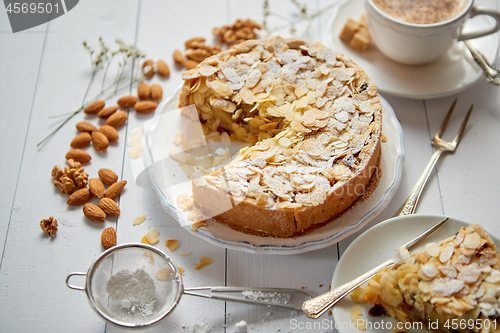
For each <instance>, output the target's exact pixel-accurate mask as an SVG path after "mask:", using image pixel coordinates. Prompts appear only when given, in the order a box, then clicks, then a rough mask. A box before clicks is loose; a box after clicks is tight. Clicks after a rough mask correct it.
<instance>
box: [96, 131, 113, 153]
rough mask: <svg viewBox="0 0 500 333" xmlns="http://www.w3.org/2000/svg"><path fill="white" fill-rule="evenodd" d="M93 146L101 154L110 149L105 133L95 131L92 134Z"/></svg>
mask: <svg viewBox="0 0 500 333" xmlns="http://www.w3.org/2000/svg"><path fill="white" fill-rule="evenodd" d="M92 145H93V146H94V148H95V150H97V151H98V152H100V153H103V152H105V151H106V149H108V146H109V140H108V137H107V136H106V135H104V133H102V132H99V131H93V132H92Z"/></svg>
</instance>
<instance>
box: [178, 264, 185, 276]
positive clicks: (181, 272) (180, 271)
mask: <svg viewBox="0 0 500 333" xmlns="http://www.w3.org/2000/svg"><path fill="white" fill-rule="evenodd" d="M177 269H178V270H179V273H180V274H181V275H182V274H184V268H182V267H180V266H177Z"/></svg>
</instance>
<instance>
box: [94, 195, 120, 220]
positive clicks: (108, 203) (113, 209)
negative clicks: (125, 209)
mask: <svg viewBox="0 0 500 333" xmlns="http://www.w3.org/2000/svg"><path fill="white" fill-rule="evenodd" d="M99 208H101V209H102V210H103V211H104V212H105V213H106V215H108V216H115V215H118V214H120V208H119V207H118V205H117V204H116V202H115V201H114V200H113V199H110V198H102V199H101V201H99Z"/></svg>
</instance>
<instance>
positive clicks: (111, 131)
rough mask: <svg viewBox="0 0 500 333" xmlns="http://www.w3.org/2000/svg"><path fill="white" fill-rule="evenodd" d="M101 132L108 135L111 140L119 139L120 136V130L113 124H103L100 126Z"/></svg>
mask: <svg viewBox="0 0 500 333" xmlns="http://www.w3.org/2000/svg"><path fill="white" fill-rule="evenodd" d="M99 132H101V133H102V134H104V135H106V137H107V138H108V140H109V141H118V139H119V138H120V136H119V135H118V131H117V130H116V128H114V127H113V126H109V125H102V126H101V128H99Z"/></svg>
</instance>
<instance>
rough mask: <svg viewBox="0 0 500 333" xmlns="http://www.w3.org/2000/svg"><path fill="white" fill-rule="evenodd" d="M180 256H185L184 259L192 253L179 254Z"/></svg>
mask: <svg viewBox="0 0 500 333" xmlns="http://www.w3.org/2000/svg"><path fill="white" fill-rule="evenodd" d="M179 255H180V256H183V257H187V256H190V255H191V253H179Z"/></svg>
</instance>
